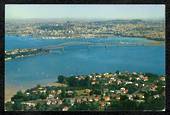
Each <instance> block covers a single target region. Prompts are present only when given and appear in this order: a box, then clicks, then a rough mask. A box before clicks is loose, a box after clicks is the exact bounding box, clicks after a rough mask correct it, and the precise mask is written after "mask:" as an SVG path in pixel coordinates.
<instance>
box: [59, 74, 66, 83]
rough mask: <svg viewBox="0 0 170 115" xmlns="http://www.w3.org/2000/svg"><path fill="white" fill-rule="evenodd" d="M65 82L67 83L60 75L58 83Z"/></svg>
mask: <svg viewBox="0 0 170 115" xmlns="http://www.w3.org/2000/svg"><path fill="white" fill-rule="evenodd" d="M64 81H65V77H64V76H62V75H59V76H58V82H59V83H64Z"/></svg>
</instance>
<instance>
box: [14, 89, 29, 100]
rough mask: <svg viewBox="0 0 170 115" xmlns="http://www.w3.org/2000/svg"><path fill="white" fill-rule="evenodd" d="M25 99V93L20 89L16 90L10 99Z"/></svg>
mask: <svg viewBox="0 0 170 115" xmlns="http://www.w3.org/2000/svg"><path fill="white" fill-rule="evenodd" d="M16 100H18V101H25V100H26V95H25V94H24V93H22V91H18V92H17V93H16V94H15V95H14V96H13V97H12V98H11V101H16Z"/></svg>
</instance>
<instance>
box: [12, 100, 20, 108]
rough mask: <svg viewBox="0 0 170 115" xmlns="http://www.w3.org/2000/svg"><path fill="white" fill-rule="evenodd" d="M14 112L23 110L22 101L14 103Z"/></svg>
mask: <svg viewBox="0 0 170 115" xmlns="http://www.w3.org/2000/svg"><path fill="white" fill-rule="evenodd" d="M13 110H22V104H21V101H20V100H15V101H14V104H13Z"/></svg>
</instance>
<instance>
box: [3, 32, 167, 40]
mask: <svg viewBox="0 0 170 115" xmlns="http://www.w3.org/2000/svg"><path fill="white" fill-rule="evenodd" d="M6 36H15V37H31V38H36V39H41V40H49V39H50V40H52V39H53V40H56V39H81V38H83V39H93V38H103V39H107V38H112V37H118V38H119V37H131V38H144V39H147V40H152V41H158V42H161V41H162V42H163V41H165V40H166V38H148V37H144V36H143V37H141V36H108V37H107V36H106V37H74V38H73V37H54V36H29V35H26V36H22V35H10V34H6ZM6 36H5V37H6Z"/></svg>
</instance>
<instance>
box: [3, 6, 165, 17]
mask: <svg viewBox="0 0 170 115" xmlns="http://www.w3.org/2000/svg"><path fill="white" fill-rule="evenodd" d="M29 18H34V19H35V18H42V19H50V18H52V19H54V18H66V19H67V18H74V19H165V5H156V4H155V5H137V4H136V5H135V4H133V5H127V4H125V5H106V4H105V5H104V4H103V5H89V4H88V5H76V4H75V5H74V4H72V5H62V4H56V5H49V4H48V5H47V4H46V5H43V4H41V5H38V4H37V5H27V4H25V5H17V4H11V5H5V19H29Z"/></svg>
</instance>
